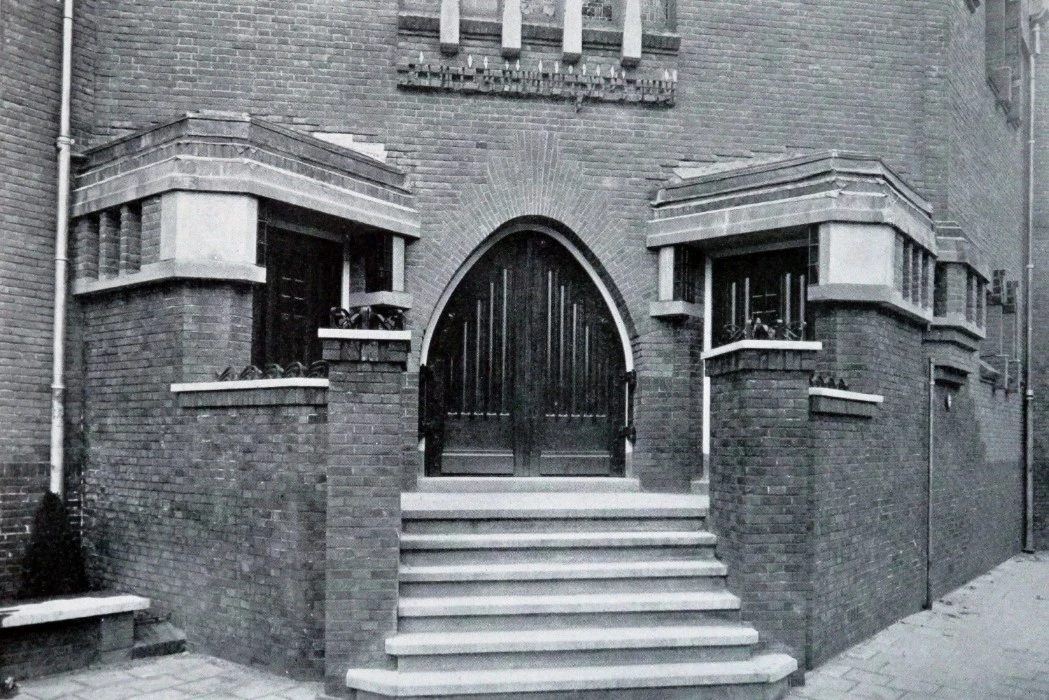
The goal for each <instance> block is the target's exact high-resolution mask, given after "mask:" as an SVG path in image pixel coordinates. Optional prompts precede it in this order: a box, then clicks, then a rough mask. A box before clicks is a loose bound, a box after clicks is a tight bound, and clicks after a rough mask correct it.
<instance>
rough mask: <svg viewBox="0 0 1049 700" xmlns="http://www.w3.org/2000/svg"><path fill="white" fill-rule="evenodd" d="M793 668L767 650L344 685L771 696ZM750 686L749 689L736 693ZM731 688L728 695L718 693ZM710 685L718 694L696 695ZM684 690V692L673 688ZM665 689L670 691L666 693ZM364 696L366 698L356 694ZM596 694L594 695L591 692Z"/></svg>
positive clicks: (352, 674) (423, 690)
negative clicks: (721, 657) (726, 657)
mask: <svg viewBox="0 0 1049 700" xmlns="http://www.w3.org/2000/svg"><path fill="white" fill-rule="evenodd" d="M796 669H797V663H796V662H795V661H794V659H792V658H790V657H789V656H785V655H782V654H766V655H762V656H756V657H753V658H751V659H748V660H745V661H721V662H706V663H673V664H638V665H624V666H574V667H564V668H549V667H540V668H526V669H497V670H489V671H481V670H479V671H472V672H470V673H459V672H456V671H415V672H404V671H387V670H372V669H350V670H349V671H348V672H347V674H346V684H347V686H348V687H349V688H351V689H355V690H360V691H364V692H366V693H371V694H373V696H377V697H399V698H427V697H449V696H475V695H490V696H492V697H500V696H505V697H515V696H520V695H522V694H524V693H551V694H552V695H550V697H562V698H563V697H566V696H567V693H574V694H573V695H572V697H576V695H575V694H580V696H581V697H582V694H583V693H588V692H594V693H603V692H605V691H614V692H619V693H624V692H629V691H633V693H632V694H631V695H626V694H622V695H620V696H619V697H623V698H626V697H637V698H653V699H655V698H663V697H674V698H684V697H690V698H696V697H710V698H713V697H731V698H745V697H751V698H762V699H764V698H772V697H778V696H779V695H780V694H782V693H783V692H785V691H786V678H787V676H789V675H790V674H791V673H793V672H794V671H795V670H796ZM746 686H752V687H751V688H749V690H752V691H753V693H748V694H740V690H739V689H740V688H741V687H743V688H745V687H746ZM727 687H732V688H735V689H736V690H734V691H732V694H731V695H729V694H727V693H724V692H721V689H722V688H727ZM704 688H709V689H711V690H714V691H717V694H713V695H710V694H707V695H703V694H701V692H702V689H704ZM677 689H688V691H689V694H685V695H682V694H680V693H676V692H674V691H675V690H677ZM665 691H670V694H667V693H666V692H665ZM360 697H365V696H363V695H362V696H360ZM595 697H597V695H595Z"/></svg>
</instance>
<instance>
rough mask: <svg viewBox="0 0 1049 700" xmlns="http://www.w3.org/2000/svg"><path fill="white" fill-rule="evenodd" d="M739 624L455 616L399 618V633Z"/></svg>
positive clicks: (716, 612)
mask: <svg viewBox="0 0 1049 700" xmlns="http://www.w3.org/2000/svg"><path fill="white" fill-rule="evenodd" d="M731 624H739V610H738V609H729V608H725V609H710V610H670V611H657V612H651V611H643V610H642V611H623V612H609V611H605V612H579V613H563V612H561V613H532V614H528V615H521V614H513V615H458V616H453V617H441V616H435V615H430V616H419V617H402V618H400V620H398V622H397V629H398V630H400V631H401V632H405V633H408V632H445V633H451V632H484V631H492V630H542V629H567V628H578V627H687V626H694V625H731Z"/></svg>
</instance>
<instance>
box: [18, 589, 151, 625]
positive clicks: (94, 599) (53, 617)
mask: <svg viewBox="0 0 1049 700" xmlns="http://www.w3.org/2000/svg"><path fill="white" fill-rule="evenodd" d="M148 608H149V598H143V597H141V596H137V595H100V596H78V597H76V598H61V599H58V600H46V601H44V602H42V603H19V604H15V605H12V606H10V607H0V628H4V629H8V628H11V627H26V626H29V625H44V624H47V623H49V622H62V621H63V620H79V619H83V618H86V617H100V616H102V615H116V614H118V613H126V612H134V611H135V610H146V609H148Z"/></svg>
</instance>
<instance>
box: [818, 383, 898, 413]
mask: <svg viewBox="0 0 1049 700" xmlns="http://www.w3.org/2000/svg"><path fill="white" fill-rule="evenodd" d="M884 400H885V397H883V396H881V395H880V394H861V393H859V392H855V391H842V390H840V389H827V388H821V387H810V388H809V413H826V414H831V415H839V416H852V417H854V418H873V417H874V416H875V414H876V413H877V411H878V407H879V406H881V404H882V402H884Z"/></svg>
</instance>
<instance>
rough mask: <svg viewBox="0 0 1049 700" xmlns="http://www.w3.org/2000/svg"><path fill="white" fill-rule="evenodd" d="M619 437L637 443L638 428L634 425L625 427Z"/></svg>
mask: <svg viewBox="0 0 1049 700" xmlns="http://www.w3.org/2000/svg"><path fill="white" fill-rule="evenodd" d="M619 437H621V438H626V439H627V440H629V441H630V442H637V428H635V427H634V424H633V423H630V424H629V425H624V426H623V427H622V428H621V429H620V431H619Z"/></svg>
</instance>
